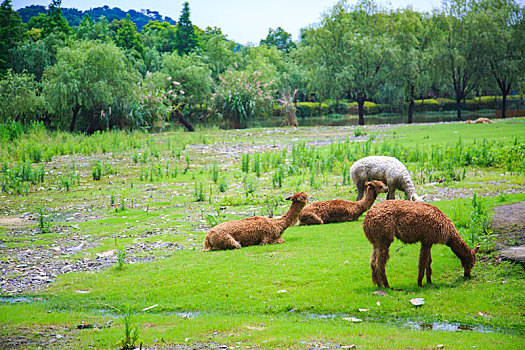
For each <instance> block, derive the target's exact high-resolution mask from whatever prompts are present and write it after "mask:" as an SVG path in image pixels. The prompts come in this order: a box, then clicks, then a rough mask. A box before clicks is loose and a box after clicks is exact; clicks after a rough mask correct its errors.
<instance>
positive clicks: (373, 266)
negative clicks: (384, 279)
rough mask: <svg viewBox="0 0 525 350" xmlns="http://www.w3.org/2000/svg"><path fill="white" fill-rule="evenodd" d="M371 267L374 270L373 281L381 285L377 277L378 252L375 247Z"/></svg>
mask: <svg viewBox="0 0 525 350" xmlns="http://www.w3.org/2000/svg"><path fill="white" fill-rule="evenodd" d="M370 269H371V270H372V283H373V284H375V285H377V286H379V280H378V279H377V254H376V249H375V248H374V251H373V252H372V256H371V257H370Z"/></svg>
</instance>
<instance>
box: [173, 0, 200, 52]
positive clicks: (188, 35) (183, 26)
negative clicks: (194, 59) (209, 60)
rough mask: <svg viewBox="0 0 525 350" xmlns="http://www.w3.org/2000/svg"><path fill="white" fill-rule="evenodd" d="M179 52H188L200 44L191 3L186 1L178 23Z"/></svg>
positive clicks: (177, 40) (177, 39)
mask: <svg viewBox="0 0 525 350" xmlns="http://www.w3.org/2000/svg"><path fill="white" fill-rule="evenodd" d="M176 42H177V46H176V48H177V52H178V53H179V54H181V55H182V54H188V53H190V52H191V51H192V50H195V49H196V48H197V46H198V41H197V35H196V34H195V29H194V28H193V24H192V23H191V20H190V5H189V4H188V2H187V1H186V2H185V3H184V4H183V7H182V12H181V15H180V18H179V22H178V23H177V33H176Z"/></svg>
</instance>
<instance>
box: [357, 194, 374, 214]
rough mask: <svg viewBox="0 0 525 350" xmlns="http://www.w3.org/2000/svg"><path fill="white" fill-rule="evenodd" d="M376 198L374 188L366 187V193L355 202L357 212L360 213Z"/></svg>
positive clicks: (368, 207)
mask: <svg viewBox="0 0 525 350" xmlns="http://www.w3.org/2000/svg"><path fill="white" fill-rule="evenodd" d="M376 198H377V193H376V191H375V190H374V189H372V188H368V189H367V190H366V194H365V196H364V197H363V198H361V199H360V200H358V201H357V202H355V203H356V205H357V208H358V209H359V210H358V212H357V214H359V215H361V214H363V213H364V212H365V211H367V210H368V209H370V207H371V206H372V205H373V204H374V202H375V200H376Z"/></svg>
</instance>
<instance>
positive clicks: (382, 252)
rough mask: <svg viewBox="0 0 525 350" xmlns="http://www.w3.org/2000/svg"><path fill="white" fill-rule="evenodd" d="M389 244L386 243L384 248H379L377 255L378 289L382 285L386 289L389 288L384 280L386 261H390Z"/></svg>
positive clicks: (385, 279) (386, 280)
mask: <svg viewBox="0 0 525 350" xmlns="http://www.w3.org/2000/svg"><path fill="white" fill-rule="evenodd" d="M390 243H391V242H390ZM390 243H388V245H387V246H386V247H381V248H379V250H378V254H377V275H378V280H379V287H381V285H383V286H385V287H386V288H390V285H389V284H388V279H387V278H386V263H387V262H388V259H390V252H389V248H390Z"/></svg>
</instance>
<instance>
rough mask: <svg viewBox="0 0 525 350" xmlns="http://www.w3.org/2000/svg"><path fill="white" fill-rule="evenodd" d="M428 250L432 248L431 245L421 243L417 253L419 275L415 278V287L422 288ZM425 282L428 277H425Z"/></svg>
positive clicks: (428, 257) (428, 255)
mask: <svg viewBox="0 0 525 350" xmlns="http://www.w3.org/2000/svg"><path fill="white" fill-rule="evenodd" d="M430 248H432V244H423V243H421V250H420V252H419V265H418V270H419V273H418V276H417V285H418V286H420V287H422V286H423V277H424V276H425V270H426V269H427V267H428V266H429V259H430ZM427 280H428V275H427Z"/></svg>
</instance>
